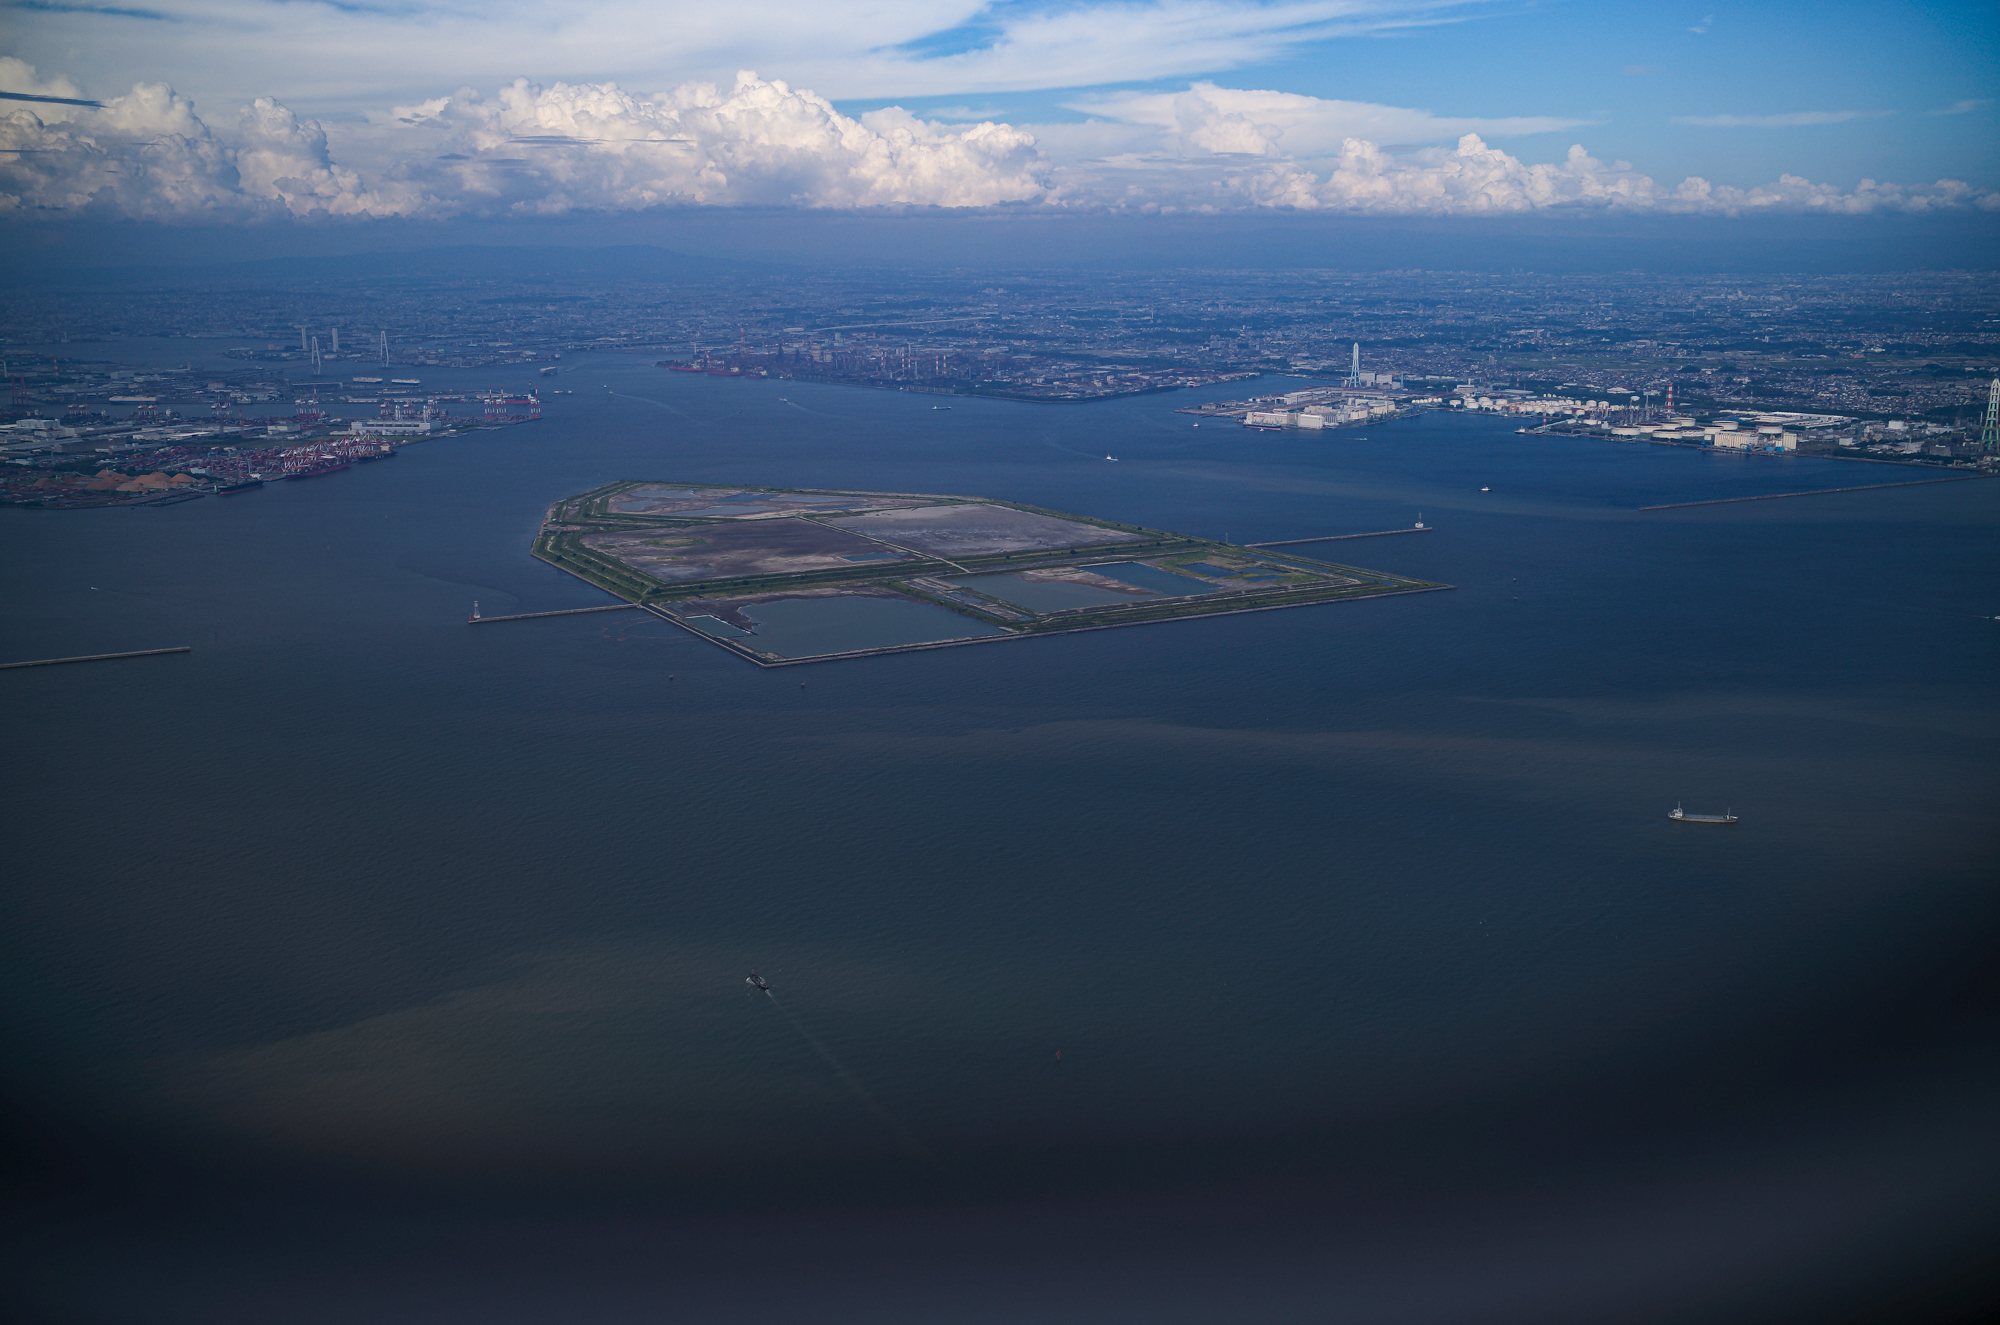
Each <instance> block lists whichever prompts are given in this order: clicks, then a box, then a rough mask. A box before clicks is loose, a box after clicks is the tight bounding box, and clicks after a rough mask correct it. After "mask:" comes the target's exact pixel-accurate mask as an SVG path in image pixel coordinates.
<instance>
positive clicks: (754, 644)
mask: <svg viewBox="0 0 2000 1325" xmlns="http://www.w3.org/2000/svg"><path fill="white" fill-rule="evenodd" d="M741 611H742V613H743V615H744V616H746V617H748V618H750V619H751V620H752V621H754V622H756V623H757V630H756V633H755V635H754V636H753V637H751V638H749V639H746V640H745V641H744V643H745V644H747V645H748V646H749V647H750V648H753V649H757V650H759V651H761V652H764V653H775V654H777V655H778V656H779V657H780V658H811V657H816V656H818V655H819V654H823V653H852V652H854V651H855V650H857V649H887V648H894V647H895V646H897V645H902V644H933V643H936V642H937V641H939V640H948V639H973V638H977V637H979V636H982V635H1004V634H1006V633H1007V632H1006V631H1004V630H1002V629H1000V627H998V626H992V625H987V624H986V623H985V622H982V621H975V620H973V619H972V618H971V617H968V616H960V615H959V614H958V613H956V612H953V611H950V610H949V609H947V608H942V607H932V606H931V605H930V604H928V603H914V602H911V601H909V600H908V599H904V598H862V597H837V598H779V599H774V600H772V601H771V602H767V603H751V604H750V605H748V606H747V607H744V608H742V609H741Z"/></svg>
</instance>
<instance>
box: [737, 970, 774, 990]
mask: <svg viewBox="0 0 2000 1325" xmlns="http://www.w3.org/2000/svg"><path fill="white" fill-rule="evenodd" d="M743 983H744V984H746V985H749V986H750V987H751V988H753V989H761V990H763V991H764V992H765V993H767V994H768V993H770V992H771V986H770V985H768V984H766V983H765V982H764V977H763V976H761V975H759V974H757V973H756V972H755V971H752V972H750V974H749V975H747V976H745V977H744V978H743Z"/></svg>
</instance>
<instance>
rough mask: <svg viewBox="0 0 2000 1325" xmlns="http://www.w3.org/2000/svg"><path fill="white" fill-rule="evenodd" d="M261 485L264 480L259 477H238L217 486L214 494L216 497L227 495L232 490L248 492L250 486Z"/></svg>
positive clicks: (257, 486) (258, 486)
mask: <svg viewBox="0 0 2000 1325" xmlns="http://www.w3.org/2000/svg"><path fill="white" fill-rule="evenodd" d="M263 486H264V480H263V479H260V478H245V479H238V480H237V481H236V482H234V483H225V484H223V485H222V486H221V487H219V488H217V489H216V490H215V495H216V496H218V497H227V496H228V495H229V494H230V493H232V492H248V491H249V490H250V489H251V488H261V487H263Z"/></svg>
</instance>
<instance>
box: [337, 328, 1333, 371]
mask: <svg viewBox="0 0 2000 1325" xmlns="http://www.w3.org/2000/svg"><path fill="white" fill-rule="evenodd" d="M333 352H334V353H335V354H339V353H340V328H339V327H335V328H334V329H333ZM1359 352H1360V351H1359V348H1358V347H1357V349H1356V353H1357V354H1358V353H1359ZM1355 362H1356V363H1360V362H1361V360H1360V359H1358V358H1357V359H1356V360H1355Z"/></svg>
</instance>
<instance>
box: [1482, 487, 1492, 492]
mask: <svg viewBox="0 0 2000 1325" xmlns="http://www.w3.org/2000/svg"><path fill="white" fill-rule="evenodd" d="M1480 491H1481V492H1491V491H1493V489H1491V488H1481V489H1480Z"/></svg>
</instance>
